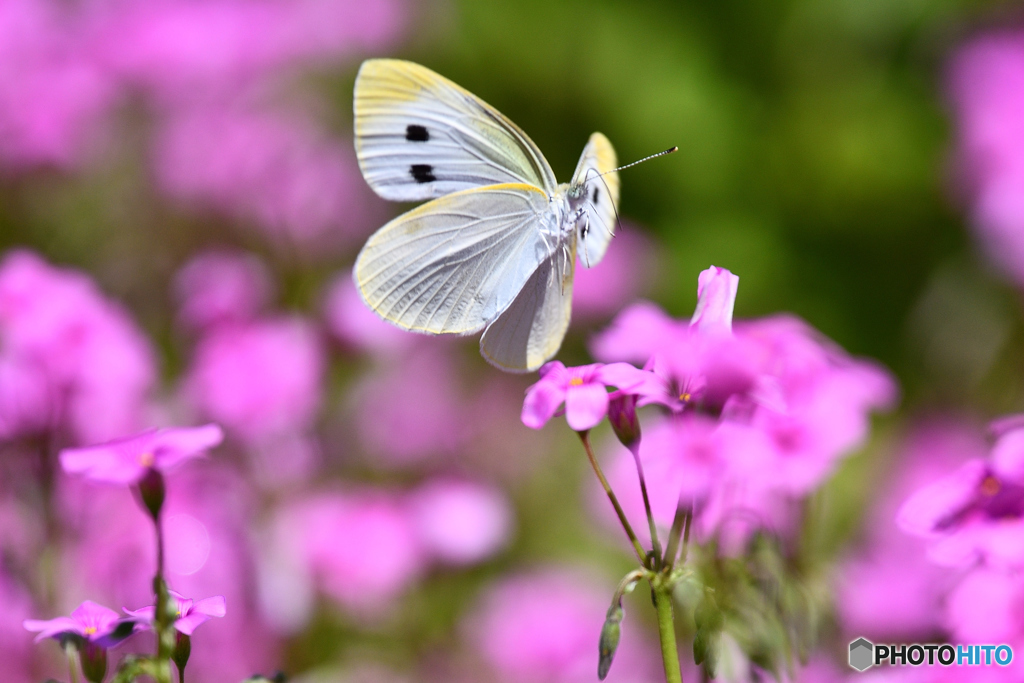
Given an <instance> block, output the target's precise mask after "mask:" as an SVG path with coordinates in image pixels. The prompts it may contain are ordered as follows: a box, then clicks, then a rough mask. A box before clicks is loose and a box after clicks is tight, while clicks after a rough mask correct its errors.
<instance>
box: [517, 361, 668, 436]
mask: <svg viewBox="0 0 1024 683" xmlns="http://www.w3.org/2000/svg"><path fill="white" fill-rule="evenodd" d="M608 387H617V388H618V389H619V390H620V391H622V392H624V393H633V392H635V393H637V394H639V393H641V392H643V393H644V394H645V395H646V394H647V393H650V394H652V395H656V394H658V393H660V392H659V391H658V390H659V388H660V384H659V382H658V380H657V378H656V377H654V376H653V375H652V374H651V373H649V372H646V371H644V370H638V369H637V368H635V367H633V366H632V365H630V364H628V363H611V364H609V365H604V364H602V363H596V364H594V365H582V366H579V367H575V368H566V367H565V365H563V364H562V363H561V362H559V361H551V362H549V363H545V364H544V366H543V367H542V368H541V369H540V381H538V382H537V383H536V384H534V385H533V386H531V387H530V388H529V389H528V390H527V391H526V400H525V401H524V402H523V413H522V420H523V424H525V425H526V426H527V427H530V428H532V429H540V428H541V427H543V426H544V425H545V424H547V421H548V420H550V419H551V418H552V417H554V415H555V413H556V412H557V411H558V408H559V407H560V406H561V405H562V403H565V419H566V422H568V423H569V426H570V427H571V428H572V429H574V430H576V431H585V430H587V429H590V428H592V427H594V426H596V425H597V423H598V422H600V421H601V420H602V419H604V416H605V415H606V414H607V412H608V402H609V395H608V391H607V389H608Z"/></svg>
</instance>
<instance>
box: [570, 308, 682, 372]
mask: <svg viewBox="0 0 1024 683" xmlns="http://www.w3.org/2000/svg"><path fill="white" fill-rule="evenodd" d="M689 328H690V323H689V322H688V321H685V320H674V319H673V318H671V317H670V316H669V315H668V314H667V313H665V312H664V311H663V310H661V308H660V307H658V305H657V304H653V303H651V302H649V301H641V302H638V303H635V304H633V305H632V306H630V307H628V308H627V309H625V310H624V311H622V312H621V313H619V314H618V315H617V316H615V319H614V320H612V322H611V324H610V325H609V326H608V329H606V330H605V331H604V332H602V333H600V334H598V335H595V336H594V338H593V339H592V340H591V343H590V350H591V353H593V355H594V358H597V359H598V360H601V361H605V362H609V363H610V362H613V361H625V362H627V363H637V364H639V365H643V364H645V363H647V361H648V360H650V358H651V356H653V355H654V354H655V353H657V352H658V351H661V350H663V349H665V348H668V347H671V345H672V344H675V343H678V342H679V341H680V340H681V339H683V338H685V337H686V336H687V335H688V331H689Z"/></svg>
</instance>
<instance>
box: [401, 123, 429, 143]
mask: <svg viewBox="0 0 1024 683" xmlns="http://www.w3.org/2000/svg"><path fill="white" fill-rule="evenodd" d="M405 139H406V140H408V141H409V142H426V141H427V140H429V139H430V133H429V132H427V129H426V128H424V127H423V126H420V125H417V124H415V123H410V124H409V125H408V126H406V127H405Z"/></svg>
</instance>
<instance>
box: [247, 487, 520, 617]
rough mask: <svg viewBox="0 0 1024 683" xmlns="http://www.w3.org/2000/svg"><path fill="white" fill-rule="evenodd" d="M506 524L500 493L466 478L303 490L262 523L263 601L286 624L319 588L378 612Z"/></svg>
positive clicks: (487, 542)
mask: <svg viewBox="0 0 1024 683" xmlns="http://www.w3.org/2000/svg"><path fill="white" fill-rule="evenodd" d="M511 533H512V513H511V509H510V506H509V503H508V501H507V500H506V498H505V497H504V495H503V494H502V493H501V492H500V491H498V490H497V489H495V488H493V487H491V486H486V485H482V484H477V483H472V482H469V481H466V480H459V479H450V478H436V479H433V480H427V481H426V482H425V483H423V484H421V485H420V486H419V487H417V488H415V489H413V490H411V491H410V492H408V493H404V494H398V493H395V492H393V491H389V490H386V489H379V488H372V487H365V486H364V487H353V488H351V489H349V490H346V491H335V492H325V493H320V494H315V495H312V496H305V497H303V498H302V499H301V500H295V501H293V502H291V503H287V504H285V505H284V506H282V507H281V508H280V509H279V510H278V511H277V513H276V516H275V519H274V522H273V523H272V525H271V527H270V528H269V529H268V534H267V537H266V539H265V543H264V548H265V550H264V556H263V559H262V564H263V569H262V572H263V574H262V584H263V590H262V601H263V603H264V608H265V611H266V613H267V614H268V616H270V617H271V618H272V620H273V621H274V623H275V625H276V626H277V627H278V628H279V629H281V630H282V631H286V632H287V631H292V630H295V629H297V628H299V627H301V626H303V625H305V623H306V621H307V620H308V619H309V617H310V615H311V610H312V607H313V598H314V597H315V593H316V592H322V593H323V594H325V595H327V596H328V597H330V598H331V599H332V600H333V601H335V602H336V603H338V604H340V605H341V606H342V607H344V608H346V609H348V610H350V611H354V612H355V613H357V614H360V615H362V616H363V617H370V616H372V615H374V614H376V615H377V618H378V619H379V618H380V617H381V614H382V610H383V609H384V608H387V607H388V606H389V605H390V604H391V603H392V602H393V600H394V599H395V598H397V597H398V596H399V595H401V594H402V593H403V592H404V591H405V590H406V589H408V588H409V587H410V586H412V585H413V583H414V582H415V581H416V579H418V578H420V577H421V576H422V575H423V574H424V573H425V571H426V570H427V569H428V568H429V566H430V565H431V564H434V563H436V564H440V565H442V566H445V565H447V566H462V565H470V564H475V563H478V562H480V561H483V560H486V559H487V558H489V557H490V556H492V555H494V554H495V553H497V552H498V551H500V550H501V549H502V548H504V546H505V545H506V544H507V543H508V540H509V537H510V535H511ZM385 611H386V610H385Z"/></svg>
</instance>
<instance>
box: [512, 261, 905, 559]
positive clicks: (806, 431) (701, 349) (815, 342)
mask: <svg viewBox="0 0 1024 683" xmlns="http://www.w3.org/2000/svg"><path fill="white" fill-rule="evenodd" d="M737 285H738V278H736V277H735V276H734V275H732V274H731V273H730V272H729V271H727V270H725V269H722V268H715V267H712V268H710V269H708V270H706V271H704V272H703V273H701V276H700V280H699V285H698V303H697V308H696V311H695V312H694V315H693V317H692V318H691V320H690V321H689V322H688V323H686V322H683V321H674V320H672V319H671V318H669V317H668V316H666V315H664V314H663V313H662V312H660V311H659V310H658V309H656V308H654V307H652V306H650V305H646V304H643V305H638V306H635V307H633V308H631V309H629V310H627V311H626V312H624V313H623V314H622V315H621V316H620V317H619V318H618V319H617V320H616V321H613V323H612V326H611V328H610V329H609V331H608V332H606V333H604V334H602V335H600V336H599V337H598V338H597V340H596V343H595V350H596V351H597V352H598V353H601V354H621V355H620V356H618V357H616V356H614V355H605V356H602V357H603V358H607V359H609V360H612V359H617V358H622V357H626V358H629V359H631V360H634V361H636V360H641V359H643V358H644V356H648V359H647V363H646V365H645V368H646V369H647V370H649V371H650V372H648V373H646V374H647V375H649V376H650V377H653V380H650V381H649V382H648V383H647V385H646V386H645V387H643V388H642V389H639V390H633V389H631V390H629V393H634V392H635V393H638V394H643V396H641V398H640V400H639V401H638V404H639V405H643V404H644V403H660V404H662V405H666V406H668V407H670V408H671V409H672V410H673V412H674V413H676V414H677V415H676V416H675V417H672V418H670V420H669V421H667V422H665V423H663V424H662V425H660V426H657V427H655V431H654V432H652V433H649V434H648V436H647V437H646V438H645V440H644V442H643V443H642V444H641V445H640V448H639V452H638V457H639V459H640V463H641V464H642V465H643V468H644V469H645V470H646V471H647V477H646V478H647V480H648V488H649V490H650V492H651V498H652V506H653V507H654V508H655V516H656V518H657V521H658V522H659V523H663V524H665V525H666V526H667V524H668V523H670V521H671V519H672V514H673V512H674V510H675V507H676V503H677V501H678V500H679V496H680V495H683V496H684V497H687V498H690V499H691V500H693V501H694V502H695V503H697V504H698V511H699V513H700V514H698V516H697V518H696V520H695V521H696V525H695V529H696V531H697V532H698V534H702V535H710V534H723V533H727V534H728V535H729V536H730V537H731V539H732V541H731V542H733V543H734V544H742V542H743V540H744V539H745V538H746V537H748V536H749V534H750V533H751V532H752V531H754V530H756V529H757V528H769V529H772V530H773V531H775V532H776V533H781V532H784V531H788V530H790V529H791V526H792V522H793V520H794V519H795V515H794V514H793V513H792V510H793V507H794V502H795V500H796V499H798V498H799V497H800V496H804V495H806V494H807V493H809V492H810V491H811V490H813V489H814V488H815V487H816V486H818V485H819V484H820V483H821V482H822V481H823V480H824V479H825V478H826V477H827V476H828V475H829V474H830V473H831V472H832V471H833V469H834V468H835V465H836V463H837V462H838V460H839V458H841V457H843V456H844V455H846V454H848V453H849V452H851V451H852V450H853V449H854V448H856V447H857V446H858V445H859V444H860V443H861V442H862V441H863V439H864V438H865V436H866V435H867V432H868V427H869V422H868V416H869V414H870V412H871V411H872V410H875V409H880V408H885V407H888V406H889V405H890V404H891V403H892V401H893V399H894V394H895V386H894V384H893V382H892V380H891V379H890V377H889V376H888V374H886V373H885V372H884V371H883V370H881V369H880V368H877V367H876V366H874V365H873V364H871V363H868V362H865V361H861V360H855V359H852V358H850V357H849V356H847V355H846V354H845V353H844V352H843V351H842V350H841V349H839V348H838V347H836V346H835V345H834V344H832V343H831V342H830V341H828V340H827V339H824V338H823V337H821V335H819V334H818V333H817V332H815V331H814V330H812V329H811V328H810V327H809V326H807V325H806V324H805V323H803V322H802V321H800V320H798V319H795V318H792V317H790V316H776V317H773V318H764V319H761V320H756V321H744V322H739V323H737V324H736V325H735V326H733V324H732V311H733V303H734V301H735V297H736V290H737ZM588 367H598V366H588ZM542 381H543V379H542ZM577 381H578V382H579V383H580V384H582V383H583V382H584V379H583V378H580V379H578V380H577ZM540 384H541V383H538V385H537V386H539V385H540ZM563 391H564V390H563ZM548 395H550V396H551V398H550V399H548V402H547V403H543V402H541V401H538V403H539V404H540V405H541V406H542V407H544V408H546V409H547V410H548V411H550V412H553V411H554V409H555V408H557V407H558V403H557V401H558V400H560V399H561V395H560V394H557V393H555V392H554V391H553V390H550V389H549V390H548V392H547V394H546V395H541V397H540V398H542V399H543V398H547V396H548ZM594 398H595V400H596V399H597V398H600V397H599V396H597V395H596V394H594ZM528 402H529V397H528ZM552 404H553V405H552ZM550 412H549V413H548V414H550ZM569 412H570V408H569V403H568V401H567V414H568V413H569ZM525 415H526V411H525V410H524V416H525ZM691 415H696V417H693V418H690V417H688V416H691ZM591 420H592V419H591ZM524 421H525V419H524ZM528 424H529V423H528ZM570 424H571V422H570ZM586 424H593V421H590V422H587V423H586ZM616 457H617V458H618V459H617V460H616V461H615V462H614V463H613V465H612V471H613V472H615V473H616V474H615V475H613V480H614V478H615V477H621V478H623V479H631V481H632V482H635V474H629V473H628V472H629V470H630V464H631V463H630V464H627V462H628V461H627V458H626V456H625V455H621V456H616ZM636 488H637V487H636V485H635V484H632V483H631V484H627V485H625V486H624V488H623V490H624V491H626V493H620V494H619V495H620V496H621V497H623V498H625V499H627V500H628V499H629V498H631V497H632V495H633V493H635V489H636ZM617 490H618V489H617ZM636 500H637V501H638V500H639V496H636ZM656 501H657V502H656ZM722 540H724V539H722Z"/></svg>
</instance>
